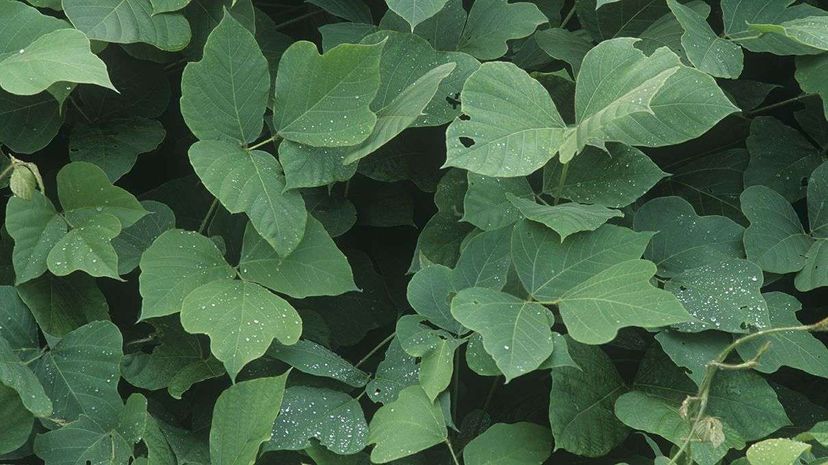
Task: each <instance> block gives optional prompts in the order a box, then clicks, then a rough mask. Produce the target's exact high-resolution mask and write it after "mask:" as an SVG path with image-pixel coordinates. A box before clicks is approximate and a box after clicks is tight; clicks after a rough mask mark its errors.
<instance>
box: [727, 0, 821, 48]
mask: <svg viewBox="0 0 828 465" xmlns="http://www.w3.org/2000/svg"><path fill="white" fill-rule="evenodd" d="M791 3H793V2H791V1H779V0H753V1H750V2H744V1H741V0H722V22H723V23H724V32H725V35H726V36H727V37H728V38H729V39H731V40H735V41H736V42H738V43H739V44H740V45H741V46H743V47H745V48H746V49H748V50H750V51H751V52H757V53H762V52H769V53H773V54H776V55H808V54H815V53H819V52H820V50H818V49H814V48H812V47H808V46H806V45H803V44H801V43H798V42H796V41H793V40H790V39H788V38H786V37H784V36H782V35H779V34H759V33H757V32H756V31H753V30H751V25H752V24H781V23H784V22H787V21H793V20H797V19H802V18H807V17H809V16H815V15H824V14H825V12H824V11H823V10H820V9H818V8H816V7H814V6H811V5H808V4H807V3H805V4H799V5H793V6H791Z"/></svg>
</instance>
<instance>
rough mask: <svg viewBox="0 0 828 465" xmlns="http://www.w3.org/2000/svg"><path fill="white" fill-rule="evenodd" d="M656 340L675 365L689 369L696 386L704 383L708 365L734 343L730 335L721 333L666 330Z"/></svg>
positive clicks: (688, 374) (689, 374)
mask: <svg viewBox="0 0 828 465" xmlns="http://www.w3.org/2000/svg"><path fill="white" fill-rule="evenodd" d="M655 338H656V340H657V341H658V343H659V345H661V348H662V350H664V352H665V353H666V354H667V355H668V356H669V357H670V359H671V360H672V361H673V363H675V364H676V365H678V366H680V367H682V368H687V370H686V371H685V373H686V374H687V376H688V377H689V378H690V379H692V380H693V382H694V383H696V385H700V384H701V383H702V380H703V379H704V375H705V372H706V371H707V363H708V362H710V361H711V360H715V359H716V357H718V356H719V354H720V353H722V351H723V350H725V348H726V347H727V346H728V344H730V343H731V342H733V338H732V336H731V335H730V334H728V333H725V332H719V331H702V332H699V333H680V332H678V331H674V330H664V331H661V332H659V333H658V334H656V337H655Z"/></svg>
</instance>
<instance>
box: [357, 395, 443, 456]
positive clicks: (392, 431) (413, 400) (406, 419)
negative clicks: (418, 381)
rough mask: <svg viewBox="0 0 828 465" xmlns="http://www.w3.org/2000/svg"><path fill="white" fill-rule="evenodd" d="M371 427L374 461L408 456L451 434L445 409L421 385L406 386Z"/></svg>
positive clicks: (372, 420) (377, 413)
mask: <svg viewBox="0 0 828 465" xmlns="http://www.w3.org/2000/svg"><path fill="white" fill-rule="evenodd" d="M368 429H369V433H368V443H369V444H375V446H374V450H372V451H371V461H372V462H374V463H387V462H390V461H392V460H396V459H398V458H402V457H407V456H409V455H412V454H415V453H417V452H419V451H421V450H425V449H428V448H429V447H431V446H433V445H435V444H438V443H440V442H443V441H444V440H445V439H446V438H447V437H448V431H447V430H446V421H445V417H444V416H443V411H442V410H441V408H440V406H439V405H436V404H435V403H434V402H432V401H431V400H429V398H428V396H427V395H426V393H425V391H423V388H421V387H420V386H411V387H408V388H405V389H403V390H402V391H400V394H399V397H397V400H395V401H393V402H390V403H387V404H385V405H384V406H382V407H380V409H379V410H377V412H376V413H375V414H374V417H373V418H372V419H371V423H370V424H369V427H368Z"/></svg>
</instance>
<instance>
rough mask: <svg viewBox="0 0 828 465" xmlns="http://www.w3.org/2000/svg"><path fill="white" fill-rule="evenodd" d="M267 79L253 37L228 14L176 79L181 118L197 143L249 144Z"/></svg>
mask: <svg viewBox="0 0 828 465" xmlns="http://www.w3.org/2000/svg"><path fill="white" fill-rule="evenodd" d="M269 90H270V76H269V74H268V65H267V60H266V59H265V57H264V55H262V52H261V50H259V45H258V44H257V43H256V39H255V38H254V37H253V34H252V33H251V32H250V31H248V30H247V29H246V28H245V27H244V26H243V25H242V24H241V23H239V22H238V21H237V20H236V19H235V18H233V15H231V14H230V13H229V12H225V14H224V18H223V19H222V20H221V22H220V23H219V25H218V26H216V27H215V29H213V31H212V32H211V33H210V36H209V37H208V38H207V43H206V44H205V45H204V54H203V55H202V58H201V61H197V62H193V63H189V64H187V66H186V68H184V73H183V74H182V75H181V115H182V116H183V117H184V121H185V122H186V123H187V126H188V127H189V128H190V131H192V132H193V134H195V136H196V137H198V138H199V139H201V140H227V141H239V142H241V143H248V142H253V141H254V140H256V138H258V137H259V134H260V133H261V132H262V124H263V122H264V120H263V117H264V111H265V106H266V105H267V94H268V92H269Z"/></svg>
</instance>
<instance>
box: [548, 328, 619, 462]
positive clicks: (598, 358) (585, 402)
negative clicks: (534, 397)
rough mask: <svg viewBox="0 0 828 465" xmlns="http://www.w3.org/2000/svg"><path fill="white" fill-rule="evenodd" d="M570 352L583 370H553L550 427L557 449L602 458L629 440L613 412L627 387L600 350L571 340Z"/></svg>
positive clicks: (572, 368)
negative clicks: (617, 400)
mask: <svg viewBox="0 0 828 465" xmlns="http://www.w3.org/2000/svg"><path fill="white" fill-rule="evenodd" d="M569 350H570V354H571V355H572V358H573V359H574V360H575V362H576V363H577V364H578V366H580V367H581V368H574V367H561V368H556V369H554V370H552V390H551V391H550V393H549V424H550V425H551V427H552V435H553V436H554V438H555V449H556V450H557V449H563V450H566V451H569V452H572V453H574V454H578V455H583V456H587V457H599V456H602V455H605V454H607V453H608V452H609V451H610V450H612V449H613V448H615V446H617V445H619V444H620V443H621V442H622V441H623V440H624V439H625V438H626V437H627V434H628V429H627V427H625V426H624V424H623V423H621V422H620V421H618V419H617V418H615V414H614V413H613V405H614V404H615V400H616V399H618V397H619V396H620V395H621V394H622V393H624V392H625V391H626V388H625V387H624V382H623V380H622V379H621V376H620V375H619V374H618V371H617V370H616V369H615V366H613V364H612V361H610V359H609V357H607V355H606V354H605V353H604V352H603V351H602V350H601V348H600V347H595V346H586V345H583V344H579V343H573V342H572V341H569Z"/></svg>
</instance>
